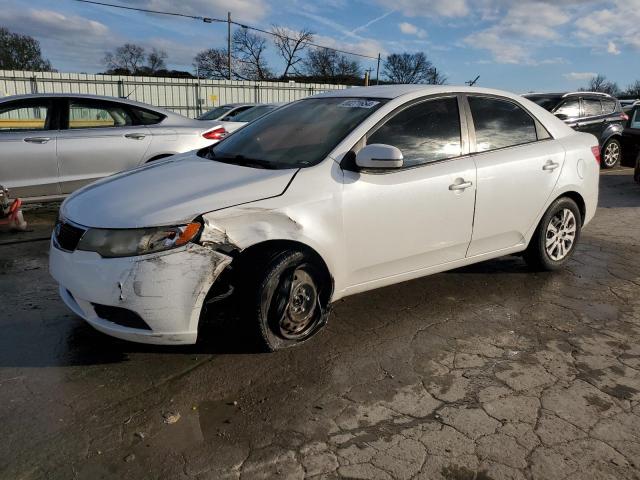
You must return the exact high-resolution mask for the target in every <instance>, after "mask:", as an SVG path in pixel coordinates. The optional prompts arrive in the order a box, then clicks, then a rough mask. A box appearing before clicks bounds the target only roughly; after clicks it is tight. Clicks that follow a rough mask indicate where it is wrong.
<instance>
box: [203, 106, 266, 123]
mask: <svg viewBox="0 0 640 480" xmlns="http://www.w3.org/2000/svg"><path fill="white" fill-rule="evenodd" d="M256 105H257V104H256V103H228V104H226V105H220V106H218V107H213V108H212V109H211V110H208V111H206V112H205V113H203V114H202V115H200V116H199V117H198V118H197V119H198V120H205V121H206V120H221V121H222V120H224V121H227V122H232V121H233V120H234V119H235V117H236V116H237V115H240V114H241V113H242V112H246V111H247V110H249V109H250V108H253V107H255V106H256Z"/></svg>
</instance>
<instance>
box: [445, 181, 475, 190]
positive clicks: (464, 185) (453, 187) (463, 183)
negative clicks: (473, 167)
mask: <svg viewBox="0 0 640 480" xmlns="http://www.w3.org/2000/svg"><path fill="white" fill-rule="evenodd" d="M458 180H460V182H458ZM458 180H456V183H452V184H451V185H449V190H451V191H456V190H466V189H467V188H469V187H471V186H472V185H473V182H466V181H465V180H463V179H462V178H459V179H458Z"/></svg>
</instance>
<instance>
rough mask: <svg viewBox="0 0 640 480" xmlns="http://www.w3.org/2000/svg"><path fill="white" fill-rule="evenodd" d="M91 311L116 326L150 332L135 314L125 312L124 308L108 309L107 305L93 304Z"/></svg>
mask: <svg viewBox="0 0 640 480" xmlns="http://www.w3.org/2000/svg"><path fill="white" fill-rule="evenodd" d="M92 305H93V309H94V310H95V312H96V315H98V316H99V317H100V318H104V319H105V320H108V321H110V322H113V323H115V324H117V325H121V326H123V327H129V328H137V329H139V330H151V327H150V326H149V325H147V323H146V322H145V321H144V320H142V318H140V315H138V314H137V313H136V312H132V311H131V310H127V309H126V308H120V307H110V306H109V305H100V304H98V303H94V304H92Z"/></svg>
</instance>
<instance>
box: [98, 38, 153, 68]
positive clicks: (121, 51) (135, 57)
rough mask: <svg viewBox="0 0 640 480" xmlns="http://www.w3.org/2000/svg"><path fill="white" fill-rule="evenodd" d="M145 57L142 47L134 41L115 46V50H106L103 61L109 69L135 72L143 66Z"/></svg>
mask: <svg viewBox="0 0 640 480" xmlns="http://www.w3.org/2000/svg"><path fill="white" fill-rule="evenodd" d="M145 58H146V55H145V52H144V47H141V46H140V45H136V44H135V43H125V44H124V45H122V46H121V47H118V48H116V50H115V52H108V53H107V54H106V55H105V56H104V59H103V63H104V64H105V65H106V66H107V68H108V70H109V71H112V72H124V73H126V72H128V73H134V74H135V73H138V71H139V70H140V68H141V67H142V66H143V64H144V61H145Z"/></svg>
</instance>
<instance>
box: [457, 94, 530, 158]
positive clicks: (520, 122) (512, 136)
mask: <svg viewBox="0 0 640 480" xmlns="http://www.w3.org/2000/svg"><path fill="white" fill-rule="evenodd" d="M469 106H470V107H471V114H472V116H473V123H474V125H475V130H476V149H477V151H478V152H486V151H488V150H496V149H498V148H505V147H511V146H514V145H521V144H523V143H531V142H535V141H537V140H538V135H537V133H536V124H535V121H534V120H533V118H531V116H530V115H529V114H528V113H527V112H526V111H525V110H523V109H522V107H519V106H518V105H516V104H515V103H513V102H509V101H506V100H498V99H495V98H486V97H469Z"/></svg>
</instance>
